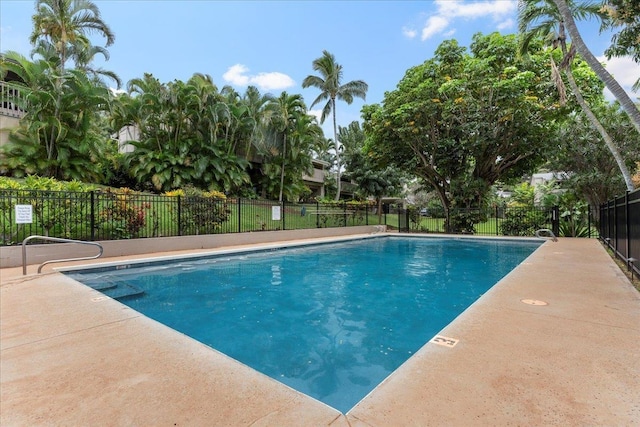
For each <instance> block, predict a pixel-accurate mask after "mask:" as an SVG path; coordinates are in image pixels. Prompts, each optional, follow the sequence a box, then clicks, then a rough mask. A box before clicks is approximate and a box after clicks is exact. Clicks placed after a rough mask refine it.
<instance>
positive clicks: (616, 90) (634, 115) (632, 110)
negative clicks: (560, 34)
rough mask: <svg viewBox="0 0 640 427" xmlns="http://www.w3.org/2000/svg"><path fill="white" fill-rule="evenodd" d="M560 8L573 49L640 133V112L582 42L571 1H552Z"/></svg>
mask: <svg viewBox="0 0 640 427" xmlns="http://www.w3.org/2000/svg"><path fill="white" fill-rule="evenodd" d="M552 1H553V2H554V3H555V5H556V6H557V8H558V11H559V12H560V16H562V19H563V21H564V24H565V25H566V28H567V32H568V33H569V37H570V38H571V45H572V48H574V47H575V50H576V51H577V52H578V53H579V54H580V55H581V56H582V57H583V58H584V60H585V61H586V62H587V63H588V64H589V66H590V67H591V69H592V70H593V71H594V72H595V73H596V74H597V75H598V77H600V79H601V80H602V81H603V82H604V84H605V85H606V86H607V88H608V89H609V90H610V91H611V93H612V94H613V96H615V97H616V99H617V100H618V102H620V105H621V106H622V108H623V109H624V111H625V112H626V113H627V114H628V115H629V117H630V119H631V123H633V126H634V127H635V129H636V131H638V132H640V110H638V108H637V107H636V105H635V104H634V103H633V101H632V100H631V98H630V97H629V95H628V94H627V92H626V91H625V90H624V89H623V88H622V86H620V84H619V83H618V81H617V80H616V79H614V78H613V76H612V75H611V74H610V73H609V72H608V71H607V70H606V69H605V68H604V66H603V65H602V64H601V63H600V61H599V60H598V58H596V57H595V55H594V54H593V53H592V52H591V51H590V50H589V48H588V47H587V45H586V44H585V42H584V40H582V36H581V35H580V32H579V31H578V27H577V26H576V23H575V20H574V19H573V15H572V11H571V7H570V3H571V2H570V1H569V2H567V1H565V0H552Z"/></svg>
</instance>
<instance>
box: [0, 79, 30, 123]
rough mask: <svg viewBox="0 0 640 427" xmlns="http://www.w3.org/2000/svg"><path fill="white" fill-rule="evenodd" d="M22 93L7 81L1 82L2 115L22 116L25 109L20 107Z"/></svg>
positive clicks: (0, 108) (0, 112) (0, 105)
mask: <svg viewBox="0 0 640 427" xmlns="http://www.w3.org/2000/svg"><path fill="white" fill-rule="evenodd" d="M21 97H22V95H21V94H20V92H19V91H18V90H16V89H14V88H11V87H9V86H8V85H7V84H6V83H5V82H0V115H3V116H8V117H17V118H22V117H23V116H24V110H23V109H21V108H20V105H21V104H22V103H21V102H20V101H21Z"/></svg>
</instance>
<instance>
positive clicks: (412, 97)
mask: <svg viewBox="0 0 640 427" xmlns="http://www.w3.org/2000/svg"><path fill="white" fill-rule="evenodd" d="M465 51H466V49H465V48H463V47H460V46H458V44H457V42H456V41H455V40H449V41H445V42H443V43H442V44H441V45H440V46H439V47H438V48H437V49H436V52H435V56H434V58H433V59H430V60H427V61H425V62H424V63H423V64H422V65H420V66H417V67H413V68H411V69H409V70H408V71H407V73H406V74H405V76H404V78H403V79H402V80H401V81H400V83H399V84H398V87H397V89H396V90H394V91H392V92H388V93H387V94H386V95H385V99H384V103H383V105H382V106H379V105H374V106H367V107H365V108H363V116H364V118H365V124H364V129H365V132H366V133H367V135H368V136H369V139H368V140H367V148H368V152H369V153H371V154H372V156H373V157H374V160H376V161H377V162H378V163H380V164H383V165H384V164H391V165H395V166H396V167H398V168H402V169H403V170H407V171H410V172H411V173H413V174H414V175H415V176H417V177H419V178H420V179H421V180H422V181H423V182H424V183H425V184H426V185H428V186H430V187H431V188H432V189H433V191H435V192H436V193H437V194H438V198H439V199H440V200H442V201H443V203H444V209H445V211H448V210H449V209H451V208H452V207H454V206H456V207H458V208H462V207H464V208H472V209H482V208H484V207H485V206H486V205H487V193H488V191H489V190H490V187H491V185H493V184H494V183H495V182H496V181H498V180H509V179H511V178H514V177H520V176H522V175H523V174H525V173H528V172H531V171H532V170H533V169H534V168H535V167H537V166H538V165H540V164H541V162H543V161H544V157H545V156H546V150H547V147H548V144H549V143H550V142H551V141H552V140H553V139H552V138H550V137H549V134H550V131H552V130H553V129H552V126H551V125H550V123H552V122H550V121H549V119H550V118H553V117H554V116H555V114H557V111H556V109H554V103H556V102H557V98H556V97H555V92H554V91H553V90H552V88H551V87H550V86H549V85H548V83H547V82H548V81H549V71H548V69H547V65H546V57H545V55H543V54H542V52H539V51H538V52H535V51H534V52H532V53H531V58H530V59H529V60H526V61H525V60H524V59H523V58H522V57H521V56H520V55H518V43H517V40H516V38H515V36H502V35H500V34H498V33H493V34H489V35H481V34H476V35H475V36H474V38H473V42H472V44H471V46H470V51H471V53H470V54H467V53H466V52H465ZM480 219H481V216H475V215H474V214H468V215H467V214H465V215H463V216H460V217H457V218H453V219H452V220H451V224H450V225H451V226H452V227H454V228H455V229H460V230H466V231H470V230H471V229H472V225H473V222H474V221H476V220H480Z"/></svg>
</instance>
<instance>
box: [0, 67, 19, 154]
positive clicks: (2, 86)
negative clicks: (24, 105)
mask: <svg viewBox="0 0 640 427" xmlns="http://www.w3.org/2000/svg"><path fill="white" fill-rule="evenodd" d="M11 81H19V78H18V76H17V75H16V74H14V73H12V72H8V73H7V75H6V76H5V77H4V79H2V81H0V146H2V145H4V144H6V143H7V141H8V140H9V133H11V130H12V129H15V128H17V127H18V124H19V123H20V119H21V118H22V117H24V114H25V112H24V110H22V109H21V108H20V92H18V91H17V90H15V89H12V88H10V87H9V86H8V85H7V83H6V82H11Z"/></svg>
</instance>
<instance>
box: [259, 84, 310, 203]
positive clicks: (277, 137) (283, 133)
mask: <svg viewBox="0 0 640 427" xmlns="http://www.w3.org/2000/svg"><path fill="white" fill-rule="evenodd" d="M259 134H260V137H259V138H258V139H257V140H256V147H257V148H258V152H259V153H260V154H261V156H262V166H261V169H262V172H263V178H264V180H263V188H264V190H265V191H266V192H268V193H269V194H273V193H275V192H276V191H274V189H275V188H277V194H278V200H279V201H280V202H282V201H283V200H284V198H285V196H286V198H288V199H292V198H295V196H296V195H297V194H300V193H301V191H302V187H303V183H302V174H303V173H305V172H309V170H310V169H311V167H312V164H311V152H312V148H313V146H314V144H315V143H316V140H317V139H318V138H319V137H320V136H321V135H322V130H321V129H320V127H319V126H318V125H317V124H316V123H315V121H314V118H312V117H311V116H309V115H308V114H307V109H306V106H305V104H304V100H303V99H302V96H301V95H297V94H296V95H289V94H288V93H287V92H282V93H281V94H280V96H279V97H277V98H273V99H272V100H271V101H270V102H269V103H268V104H267V105H266V108H265V111H264V115H263V120H262V128H261V130H260V133H259ZM276 175H277V176H278V180H277V181H276V180H275V179H274V178H275V176H276ZM276 182H278V184H277V187H276V186H275V183H276Z"/></svg>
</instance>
